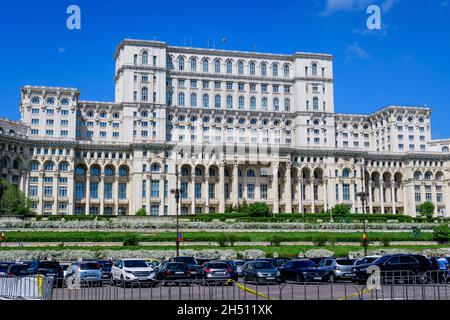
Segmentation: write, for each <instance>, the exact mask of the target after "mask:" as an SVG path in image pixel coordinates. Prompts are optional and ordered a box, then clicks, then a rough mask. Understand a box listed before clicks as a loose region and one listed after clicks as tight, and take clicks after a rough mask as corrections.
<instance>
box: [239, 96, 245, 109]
mask: <svg viewBox="0 0 450 320" xmlns="http://www.w3.org/2000/svg"><path fill="white" fill-rule="evenodd" d="M244 107H245V98H244V97H243V96H240V97H239V109H244Z"/></svg>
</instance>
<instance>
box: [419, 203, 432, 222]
mask: <svg viewBox="0 0 450 320" xmlns="http://www.w3.org/2000/svg"><path fill="white" fill-rule="evenodd" d="M434 208H435V207H434V204H433V203H432V202H431V201H427V202H424V203H422V204H421V205H420V207H419V212H420V215H421V216H422V217H425V218H427V219H432V218H433V214H434Z"/></svg>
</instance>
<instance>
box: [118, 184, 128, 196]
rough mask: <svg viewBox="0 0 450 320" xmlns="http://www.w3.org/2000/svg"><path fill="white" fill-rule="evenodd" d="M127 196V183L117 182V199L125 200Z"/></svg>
mask: <svg viewBox="0 0 450 320" xmlns="http://www.w3.org/2000/svg"><path fill="white" fill-rule="evenodd" d="M126 198H127V184H126V183H119V199H120V200H125V199H126Z"/></svg>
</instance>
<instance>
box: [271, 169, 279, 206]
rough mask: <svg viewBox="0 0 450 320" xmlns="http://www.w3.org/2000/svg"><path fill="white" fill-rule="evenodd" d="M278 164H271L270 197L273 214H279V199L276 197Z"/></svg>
mask: <svg viewBox="0 0 450 320" xmlns="http://www.w3.org/2000/svg"><path fill="white" fill-rule="evenodd" d="M278 168H279V164H278V163H273V175H272V196H273V213H275V214H277V213H280V199H279V195H278Z"/></svg>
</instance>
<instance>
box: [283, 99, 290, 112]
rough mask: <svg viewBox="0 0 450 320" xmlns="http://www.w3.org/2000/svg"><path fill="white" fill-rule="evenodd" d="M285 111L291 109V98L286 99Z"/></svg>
mask: <svg viewBox="0 0 450 320" xmlns="http://www.w3.org/2000/svg"><path fill="white" fill-rule="evenodd" d="M284 111H288V112H289V111H291V100H290V99H289V98H286V99H284Z"/></svg>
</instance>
